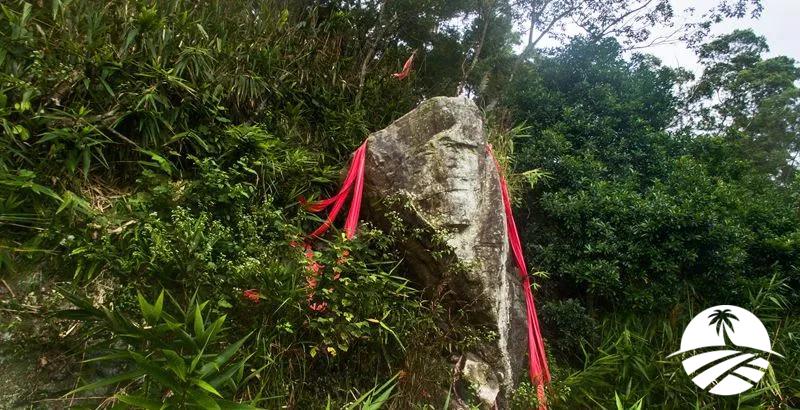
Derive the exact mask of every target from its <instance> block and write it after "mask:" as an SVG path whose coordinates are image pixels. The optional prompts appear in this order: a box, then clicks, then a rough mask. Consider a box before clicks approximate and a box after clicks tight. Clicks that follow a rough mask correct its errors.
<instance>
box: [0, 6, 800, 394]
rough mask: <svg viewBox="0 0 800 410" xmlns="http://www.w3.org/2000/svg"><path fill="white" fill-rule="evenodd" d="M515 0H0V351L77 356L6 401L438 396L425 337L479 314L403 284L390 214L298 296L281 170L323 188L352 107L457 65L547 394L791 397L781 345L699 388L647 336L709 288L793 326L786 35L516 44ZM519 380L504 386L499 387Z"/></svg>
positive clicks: (794, 250) (664, 333)
mask: <svg viewBox="0 0 800 410" xmlns="http://www.w3.org/2000/svg"><path fill="white" fill-rule="evenodd" d="M523 3H524V4H523ZM723 3H724V4H727V5H728V6H730V7H732V8H729V9H722V8H721V9H720V10H727V12H726V13H727V14H729V15H738V14H741V13H742V11H741V10H745V9H746V7H747V4H749V2H738V3H737V2H733V3H736V7H739V8H736V7H733V6H732V5H731V3H730V2H723ZM531 4H533V3H531ZM587 4H588V3H587ZM520 7H523V8H524V7H527V3H525V2H522V3H519V4H517V3H515V2H503V1H494V2H491V1H435V0H434V1H425V2H418V1H413V2H412V1H388V2H377V1H376V2H370V1H364V2H361V1H340V2H326V1H322V2H314V3H309V2H295V1H285V2H278V1H273V0H261V1H254V0H248V1H244V0H228V1H201V2H185V1H180V0H157V1H141V0H119V1H111V2H95V1H89V0H71V1H69V0H52V1H38V2H32V3H27V2H24V1H12V2H5V3H3V4H0V11H2V14H0V123H2V139H0V275H1V276H0V278H3V280H4V281H5V282H4V286H3V289H4V291H3V292H4V293H3V294H2V295H3V300H2V308H3V312H7V313H8V315H4V316H3V318H2V320H0V329H2V330H3V332H4V335H7V336H3V337H4V338H6V339H9V340H14V341H16V343H13V344H11V345H8V346H3V347H1V348H0V352H2V354H3V356H4V357H10V358H27V357H31V356H30V355H33V357H45V358H48V357H49V358H50V359H48V360H49V361H53V358H54V357H58V358H59V360H61V361H62V362H64V363H68V364H67V365H65V366H66V367H62V369H65V368H66V369H71V371H75V372H79V374H80V376H79V378H78V379H77V380H73V379H70V380H68V383H65V384H64V385H63V386H57V387H54V388H52V389H44V388H38V387H36V386H28V387H30V388H23V389H21V391H20V392H19V393H18V394H15V395H14V396H13V397H12V396H9V399H8V400H9V403H11V405H12V406H26V405H31V406H34V407H36V406H46V405H47V404H43V403H57V404H54V406H56V407H59V406H63V405H65V404H64V403H69V405H70V406H75V405H77V404H78V403H79V404H81V405H90V406H94V405H96V404H98V403H100V402H101V401H102V400H101V397H111V396H114V397H116V399H118V400H121V403H123V404H124V403H127V405H130V406H134V407H136V406H140V407H148V406H151V407H155V408H157V407H159V406H160V403H161V401H164V402H171V403H173V405H175V406H182V405H186V404H187V403H189V401H190V400H189V399H187V397H189V398H191V401H192V402H193V403H195V404H196V405H198V406H200V407H214V406H220V407H221V408H226V407H235V406H255V407H264V408H277V407H281V406H289V407H291V408H321V407H325V406H326V405H327V406H332V407H343V406H348V405H350V406H361V407H365V408H377V407H370V406H380V405H381V404H388V405H390V406H394V407H396V408H408V407H415V408H430V407H433V408H439V407H441V406H442V405H443V404H444V403H445V402H446V401H448V400H449V399H450V398H451V397H450V395H449V394H448V393H446V392H448V391H451V384H452V375H451V369H450V368H449V366H448V365H447V364H446V363H447V360H448V359H449V358H450V356H452V355H454V354H457V353H458V352H459V351H463V349H465V348H467V347H469V346H472V345H475V344H480V343H482V342H485V341H486V340H488V339H491V338H492V337H494V336H493V335H492V334H490V332H486V331H484V330H482V329H474V328H471V327H470V326H468V320H467V319H468V318H464V317H461V314H462V313H461V312H452V311H448V310H447V308H446V307H443V306H442V305H441V304H440V303H438V302H439V301H438V300H428V299H431V298H430V297H428V298H426V297H424V296H423V293H422V292H421V291H422V289H418V288H416V287H415V284H414V283H410V282H409V281H408V280H407V279H406V276H405V275H404V269H405V268H404V266H403V264H402V258H403V255H402V254H401V253H400V252H399V251H398V250H397V248H396V247H395V244H394V237H393V235H392V234H391V233H383V232H379V231H377V230H376V229H374V228H372V227H370V226H368V225H366V226H363V227H362V233H361V234H360V235H359V237H358V239H357V240H355V241H344V240H342V239H341V238H339V237H338V236H336V235H334V236H333V238H332V239H331V240H330V242H328V243H327V244H326V245H327V246H325V247H323V248H321V249H317V250H316V251H315V252H314V259H315V260H316V261H317V262H318V263H319V264H320V265H322V266H324V269H325V272H326V274H325V275H322V276H320V277H319V279H318V280H319V283H318V285H317V286H318V287H317V289H319V290H318V291H317V292H315V293H314V294H313V295H311V296H310V294H309V288H310V287H309V282H308V281H309V278H310V277H311V275H310V273H309V271H308V268H307V265H306V256H305V255H304V253H303V252H304V251H303V249H302V248H301V247H296V246H292V242H293V241H297V240H298V239H299V238H300V237H301V235H302V232H306V231H307V230H308V228H310V227H312V226H313V225H314V224H315V223H316V222H318V219H316V217H314V216H311V215H308V214H306V213H305V212H302V211H301V210H300V209H298V206H297V204H296V199H297V197H298V196H300V195H304V196H306V197H315V196H323V195H326V194H329V193H331V192H332V191H333V190H335V189H336V182H337V180H338V175H339V170H340V168H341V166H342V164H344V163H345V162H346V161H347V160H348V158H349V154H350V152H352V150H353V149H354V148H355V147H357V146H358V145H359V144H360V142H361V141H362V140H363V138H364V137H365V136H366V135H367V134H368V133H369V132H371V131H374V130H378V129H381V128H383V127H384V126H386V125H387V124H389V123H390V122H391V121H393V120H394V119H396V118H398V117H399V116H401V115H403V114H404V113H406V112H407V111H409V110H410V109H412V108H413V107H414V106H416V104H417V103H418V102H419V101H421V100H422V99H424V98H427V97H430V96H435V95H454V94H455V93H456V92H459V91H460V92H463V93H464V94H467V95H469V96H470V97H472V98H474V99H475V100H476V101H477V102H478V103H479V104H480V105H481V107H482V108H484V110H485V112H486V115H487V117H488V118H489V127H490V132H491V135H492V138H493V140H494V142H495V146H496V147H497V148H499V150H500V153H501V155H502V157H503V158H502V159H503V162H504V164H505V165H506V166H507V167H508V168H509V171H510V176H511V182H512V187H513V190H514V192H513V193H514V195H515V204H516V210H515V212H516V214H517V219H518V223H519V225H520V226H521V227H522V232H523V235H524V242H525V244H526V256H527V257H528V258H529V260H530V261H531V263H532V265H534V266H535V267H536V269H535V270H538V271H540V273H539V277H538V278H537V280H536V282H537V288H536V292H537V294H536V297H537V300H538V301H539V302H538V303H540V306H541V308H540V314H541V320H542V322H543V324H544V331H545V336H546V343H547V346H548V349H549V351H548V353H549V355H550V357H551V359H550V360H551V362H552V364H553V369H554V380H555V381H554V383H553V386H552V388H551V391H550V392H549V397H550V402H551V404H552V406H553V407H559V408H560V407H563V408H576V407H581V408H595V407H604V408H612V407H617V408H618V407H624V406H629V405H634V406H636V404H635V403H639V404H640V405H642V406H647V407H669V408H679V407H680V408H683V407H688V406H692V407H697V408H723V407H725V408H736V407H750V406H753V407H759V406H760V407H772V408H777V407H792V406H798V405H800V403H798V392H799V391H800V385H798V380H800V366H798V365H797V364H796V363H794V361H793V360H791V359H790V360H785V361H776V362H775V363H773V366H774V368H773V371H771V372H770V373H769V374H768V376H767V377H766V378H765V379H764V381H762V383H760V384H759V385H758V386H757V388H756V389H754V390H753V391H751V392H750V393H748V394H746V395H742V396H740V397H733V398H715V397H712V396H710V395H708V394H706V393H703V392H702V391H699V390H697V389H695V388H693V387H692V385H691V383H690V381H689V380H688V378H687V377H686V376H685V375H684V374H683V373H682V370H681V369H680V367H679V366H678V364H677V363H675V362H673V361H670V360H667V359H665V358H664V357H665V356H666V354H668V353H670V352H672V351H674V350H677V346H678V344H679V339H680V332H681V329H682V328H683V326H684V325H685V324H686V323H687V322H688V320H689V319H690V318H691V317H692V315H693V312H696V311H700V310H702V309H703V308H705V307H708V306H711V305H712V304H720V303H736V304H740V305H742V307H745V308H748V309H751V310H753V311H754V312H755V313H756V314H757V315H759V317H761V318H762V319H763V320H764V322H765V324H766V325H767V327H768V329H769V330H770V331H771V337H772V339H773V341H774V345H775V346H774V350H776V351H778V352H781V353H782V354H784V356H786V357H787V358H791V357H794V356H796V355H797V354H799V353H800V345H798V340H800V339H799V338H798V332H800V320H798V319H797V317H798V316H797V313H798V302H799V301H800V299H798V294H797V290H796V289H797V288H798V286H800V283H798V274H797V266H798V258H799V257H800V216H799V215H798V209H797V205H798V198H799V197H800V196H799V195H798V194H800V191H799V189H800V183H799V182H798V179H797V173H796V167H795V163H794V162H793V161H794V156H795V155H796V153H797V150H798V141H800V139H799V138H798V125H800V110H799V109H798V98H797V96H798V90H797V88H796V85H795V84H796V83H797V81H798V79H799V78H800V70H798V68H797V66H796V64H795V62H794V61H792V60H791V59H789V58H786V57H774V58H765V57H764V54H765V52H766V51H767V50H768V48H767V45H766V42H765V41H764V39H763V38H761V37H758V36H757V35H756V34H754V33H752V32H748V31H737V32H734V33H732V34H730V35H727V36H722V37H720V38H717V39H715V40H713V41H710V42H707V43H706V44H705V45H703V46H701V47H700V48H699V55H700V57H701V62H702V63H703V64H704V65H705V67H706V71H705V72H704V73H703V75H702V76H701V77H700V78H698V79H696V81H692V80H693V78H692V75H691V74H689V73H687V72H684V71H681V70H675V69H671V68H667V67H664V66H662V65H661V64H660V62H658V61H657V60H656V59H654V58H653V57H651V56H647V55H645V54H632V55H630V56H628V57H624V56H625V55H626V54H625V49H624V47H623V45H621V44H625V43H624V42H622V43H621V42H620V41H618V40H616V39H614V38H613V37H612V36H609V35H587V36H582V37H576V38H573V39H570V41H569V42H568V43H567V44H566V45H565V46H564V47H561V48H557V49H552V50H539V49H535V47H533V46H535V44H532V43H530V42H529V44H528V48H527V49H526V51H525V52H523V53H522V54H521V55H517V54H515V53H514V51H513V50H514V49H513V46H514V44H515V42H516V41H517V40H516V39H517V38H518V37H519V36H518V33H516V32H515V27H516V26H515V24H516V23H518V20H519V19H520V15H519V8H520ZM586 7H590V6H586ZM592 7H600V5H595V6H592ZM592 10H594V11H597V10H599V9H592ZM589 11H591V10H589V9H587V10H586V12H587V13H588V12H589ZM665 11H666V9H659V10H654V11H653V13H657V14H659V15H661V14H664V13H665ZM737 13H738V14H737ZM523 14H524V13H523ZM666 14H669V13H666ZM666 14H665V15H666ZM723 14H724V13H723ZM526 16H527V15H524V16H522V17H524V18H527V17H526ZM459 20H460V21H461V23H460V24H458V23H456V24H451V23H450V22H452V21H459ZM598 24H599V23H598ZM597 27H598V29H599V28H600V26H597ZM628 28H630V29H633V28H635V27H628ZM609 33H611V31H609ZM624 33H628V34H631V35H632V33H635V31H619V32H616V34H617V35H623V34H624ZM595 34H597V33H595ZM637 35H641V33H639V34H637ZM415 50H416V52H417V58H416V60H415V63H414V69H413V71H412V74H411V76H410V77H409V78H408V79H406V80H403V81H399V80H397V79H394V78H392V77H391V76H390V74H391V73H393V72H395V71H398V70H399V69H400V67H401V66H402V63H403V61H404V60H405V59H406V58H407V56H409V55H410V54H411V53H412V52H413V51H415ZM334 276H336V277H337V279H333V277H334ZM56 287H58V289H59V292H55V289H56ZM165 289H166V291H164V290H165ZM249 289H256V290H258V291H259V294H260V298H259V299H258V301H257V302H255V301H252V300H248V299H246V298H244V297H243V296H242V295H243V292H244V291H245V290H249ZM12 293H13V294H12ZM159 295H161V296H159ZM163 295H167V296H166V297H165V296H163ZM165 298H166V300H167V301H166V302H164V299H165ZM158 300H161V302H158ZM321 302H325V303H326V305H325V306H326V308H325V310H324V311H315V310H312V309H310V308H309V305H310V303H321ZM156 306H161V307H158V308H156ZM75 307H77V308H78V309H77V310H70V309H71V308H75ZM65 309H66V311H65ZM162 311H163V312H164V313H163V314H162V313H161V312H162ZM195 311H197V312H199V313H197V314H196V313H195ZM56 312H61V313H59V315H54V313H56ZM197 315H199V318H198V316H197ZM198 326H200V327H198ZM209 329H210V330H209ZM231 346H234V347H236V349H231ZM82 359H83V360H85V359H96V360H91V361H89V362H86V363H84V364H80V363H81V360H82ZM100 359H104V360H100ZM223 359H224V360H223ZM20 360H23V359H20ZM215 360H217V361H218V362H216V361H215ZM208 363H217V364H216V365H208V366H207V367H204V366H205V365H206V364H208ZM433 363H436V364H433ZM42 366H43V367H42V368H39V369H37V370H36V371H37V372H40V373H41V372H44V373H45V374H46V373H47V372H50V371H52V369H51V368H49V367H48V365H46V364H45V365H42ZM214 366H217V367H218V368H216V367H214ZM162 368H163V369H162ZM159 369H160V370H159ZM203 369H205V370H203ZM419 369H425V371H419ZM398 373H399V376H397V378H396V379H392V376H394V375H397V374H398ZM120 375H129V376H130V377H120ZM219 375H224V376H225V377H224V378H223V380H217V379H216V378H212V376H213V377H216V376H219ZM97 380H101V381H103V380H104V381H105V382H99V384H98V382H97ZM385 380H392V383H394V382H395V381H396V383H397V386H396V388H395V389H394V390H392V389H388V390H387V389H386V387H387V385H384V384H383V382H384V381H385ZM106 382H107V383H106ZM80 386H85V387H83V388H81V387H80ZM373 386H378V387H380V388H375V389H372V390H370V389H371V388H372V387H373ZM388 392H393V394H392V396H391V400H388V401H387V397H389V393H388ZM53 397H55V398H58V397H60V399H58V400H61V401H60V402H58V401H56V402H47V401H42V400H49V399H51V398H53ZM359 398H360V399H359ZM533 401H535V392H533V391H532V390H531V389H530V386H525V385H523V386H521V387H520V389H519V391H518V394H517V395H515V397H513V398H512V400H511V401H510V404H511V405H512V406H516V407H520V408H526V407H530V406H532V405H533Z"/></svg>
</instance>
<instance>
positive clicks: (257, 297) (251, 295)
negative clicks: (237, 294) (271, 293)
mask: <svg viewBox="0 0 800 410" xmlns="http://www.w3.org/2000/svg"><path fill="white" fill-rule="evenodd" d="M242 296H244V297H245V299H250V301H251V302H253V303H258V302H259V301H261V293H259V292H258V290H256V289H248V290H246V291H244V292H242Z"/></svg>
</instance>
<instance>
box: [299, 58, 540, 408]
mask: <svg viewBox="0 0 800 410" xmlns="http://www.w3.org/2000/svg"><path fill="white" fill-rule="evenodd" d="M412 59H413V55H412V56H411V58H409V61H407V62H406V67H404V71H407V69H408V68H409V67H410V63H411V61H412ZM406 75H407V74H406ZM366 150H367V143H366V141H365V142H364V143H363V144H362V145H361V146H360V147H358V149H357V150H356V151H355V153H354V155H353V160H352V162H351V164H350V169H349V170H348V171H347V176H346V177H345V180H344V182H343V183H342V187H341V188H340V189H339V192H338V193H337V194H336V195H334V196H332V197H330V198H327V199H323V200H319V201H315V202H306V201H304V200H302V199H301V203H302V204H303V206H304V207H305V208H306V209H308V210H309V211H312V212H320V211H322V210H324V209H327V208H330V212H329V213H328V217H327V219H325V221H324V222H323V223H322V225H320V226H319V227H318V228H317V229H315V230H314V231H313V232H311V233H310V234H309V235H308V238H309V239H313V238H316V237H319V236H321V235H322V234H324V233H325V232H326V231H327V230H328V229H329V228H330V227H331V225H332V224H333V221H334V220H335V219H336V216H337V215H338V214H339V212H340V211H341V210H342V207H344V204H345V202H347V198H348V197H349V196H350V194H351V193H352V200H351V202H350V210H349V212H348V214H347V219H345V224H344V231H345V234H346V236H347V239H352V238H353V236H354V235H355V231H356V226H357V224H358V219H359V218H358V216H359V213H360V210H361V199H362V194H363V190H364V161H365V155H366ZM486 151H487V153H488V154H489V156H490V157H491V158H492V160H493V161H494V164H495V167H496V168H497V174H498V177H499V178H500V192H501V194H502V198H503V208H504V211H505V215H506V230H507V231H508V242H509V244H510V245H511V250H512V253H513V255H514V261H515V262H516V264H517V268H518V270H519V276H520V278H521V279H522V292H523V294H524V295H525V308H526V313H527V322H528V323H527V328H528V356H529V357H528V370H529V372H530V380H531V383H532V384H533V385H534V386H537V396H538V398H539V409H546V404H545V397H544V385H545V384H547V383H549V382H550V369H549V367H548V365H547V356H546V355H545V351H544V340H543V339H542V333H541V330H540V329H539V320H538V318H537V313H536V305H535V304H534V301H533V294H532V293H531V279H530V275H529V274H528V268H527V266H526V265H525V258H524V255H523V253H522V243H521V242H520V239H519V233H518V231H517V225H516V223H515V222H514V214H513V213H512V211H511V199H510V197H509V194H508V184H507V183H506V179H505V176H504V175H503V170H502V169H501V168H500V164H499V163H498V162H497V159H496V158H495V157H494V152H493V151H492V146H491V145H487V146H486ZM306 246H307V247H310V245H308V244H306ZM307 250H308V248H307ZM309 261H310V262H313V260H312V259H309Z"/></svg>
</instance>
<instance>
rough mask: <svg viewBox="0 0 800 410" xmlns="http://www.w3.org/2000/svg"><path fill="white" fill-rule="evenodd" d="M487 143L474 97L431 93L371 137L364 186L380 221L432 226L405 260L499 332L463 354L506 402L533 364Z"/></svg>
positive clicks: (477, 321)
mask: <svg viewBox="0 0 800 410" xmlns="http://www.w3.org/2000/svg"><path fill="white" fill-rule="evenodd" d="M486 143H487V141H486V133H485V131H484V129H483V118H482V115H481V113H480V111H479V110H478V108H477V107H476V106H475V104H474V103H472V102H471V101H470V100H468V99H466V98H462V97H452V98H449V97H437V98H432V99H429V100H426V101H424V102H423V103H421V104H420V105H419V107H418V108H416V109H415V110H413V111H411V112H410V113H408V114H406V115H405V116H403V117H402V118H400V119H398V120H397V121H395V122H394V123H393V124H391V125H390V126H389V127H387V128H385V129H383V130H381V131H378V132H375V133H373V134H372V135H370V137H369V139H368V142H367V155H366V165H365V190H364V192H365V197H366V199H367V201H366V206H367V212H368V215H369V217H370V218H371V219H373V220H374V221H375V222H376V223H377V224H378V225H379V226H381V225H386V224H387V223H388V221H387V220H386V219H384V218H383V217H381V215H385V214H386V213H387V211H392V212H394V214H395V215H399V216H400V218H401V219H402V222H403V224H404V225H407V226H411V227H414V228H421V230H423V231H425V232H431V233H433V234H431V235H421V236H419V237H413V236H411V237H408V238H406V239H405V243H404V245H403V246H404V247H405V248H406V249H405V250H406V261H407V262H408V264H409V266H410V267H411V270H412V271H413V272H412V273H413V274H415V275H416V276H417V277H418V279H419V280H420V281H422V282H423V283H424V284H425V285H426V286H427V287H429V288H432V289H437V288H442V287H446V288H447V290H449V291H451V292H452V293H453V294H454V297H453V298H452V299H453V300H452V303H454V304H456V306H454V307H455V308H458V309H463V310H465V311H468V316H469V318H470V321H471V324H473V325H475V326H480V327H482V328H486V329H489V330H491V331H493V332H495V333H496V334H497V337H496V338H495V339H494V342H492V343H489V345H487V346H484V347H481V348H480V349H478V350H479V351H475V352H462V354H463V356H462V358H467V360H460V361H459V363H460V364H459V366H460V367H461V368H460V371H461V376H462V377H461V378H462V380H467V381H469V382H471V383H472V384H473V386H472V388H473V391H475V392H478V396H479V397H480V399H481V401H483V402H484V403H486V404H487V405H490V404H492V403H493V401H495V400H497V403H498V404H499V405H500V406H501V407H502V406H503V404H504V402H505V398H507V397H508V394H509V393H510V391H511V389H513V387H514V386H515V385H516V383H517V382H518V381H519V380H520V378H521V377H522V376H523V375H524V374H525V371H526V365H525V363H526V360H527V351H526V346H527V345H526V337H527V336H526V333H525V329H526V321H525V304H524V303H525V302H524V299H523V294H522V290H521V284H520V282H521V281H520V279H519V276H518V275H517V273H516V268H515V267H514V265H513V257H512V256H511V254H510V250H509V245H508V237H507V234H506V229H505V222H506V221H505V214H504V212H503V203H502V197H501V193H500V185H499V176H498V173H497V170H496V168H495V165H494V162H493V161H492V159H491V157H490V156H489V154H488V153H487V151H486ZM386 198H389V200H387V199H386ZM443 254H446V255H448V256H447V257H441V255H443Z"/></svg>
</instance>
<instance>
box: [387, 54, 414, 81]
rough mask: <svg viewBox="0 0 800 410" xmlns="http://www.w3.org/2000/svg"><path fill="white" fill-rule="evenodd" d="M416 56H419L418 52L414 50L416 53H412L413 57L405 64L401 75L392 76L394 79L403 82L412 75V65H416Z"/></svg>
mask: <svg viewBox="0 0 800 410" xmlns="http://www.w3.org/2000/svg"><path fill="white" fill-rule="evenodd" d="M416 55H417V51H416V50H414V52H413V53H411V57H408V59H407V60H406V62H405V63H404V64H403V70H402V71H400V72H399V73H394V74H392V77H394V78H396V79H398V80H402V79H404V78H406V77H408V75H409V74H410V73H411V65H412V64H413V63H414V56H416Z"/></svg>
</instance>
